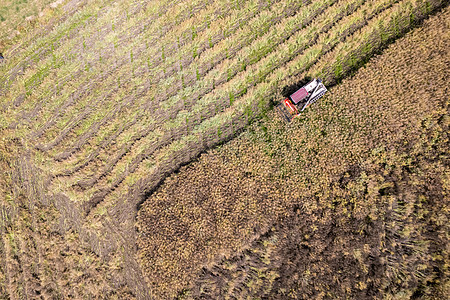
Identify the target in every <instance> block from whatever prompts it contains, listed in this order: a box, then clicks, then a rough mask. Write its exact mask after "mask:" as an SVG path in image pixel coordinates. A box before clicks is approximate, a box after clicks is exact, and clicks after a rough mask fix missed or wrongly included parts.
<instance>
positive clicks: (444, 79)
mask: <svg viewBox="0 0 450 300" xmlns="http://www.w3.org/2000/svg"><path fill="white" fill-rule="evenodd" d="M449 49H450V11H449V10H448V9H446V10H445V11H444V12H443V13H442V14H440V15H438V16H435V17H432V18H431V19H430V20H428V21H426V22H425V25H424V26H423V28H420V29H417V30H415V31H414V32H411V33H409V34H407V35H406V36H405V37H404V38H402V39H401V40H399V41H397V42H396V43H395V44H393V45H391V46H390V47H389V48H388V49H387V50H386V51H385V52H384V53H383V54H382V55H380V56H378V57H375V58H374V59H373V60H371V61H370V62H369V63H368V64H367V65H366V66H365V67H364V68H363V69H361V70H359V71H358V72H357V73H356V75H355V76H354V77H353V78H351V79H345V80H344V81H343V82H342V83H341V84H340V85H338V86H336V87H334V88H332V89H331V91H330V93H329V94H327V95H326V96H325V97H324V98H323V99H321V100H320V101H319V102H318V103H317V104H316V105H315V106H313V107H312V108H311V109H309V110H308V111H307V112H306V113H305V114H304V115H302V116H301V117H300V118H298V119H295V120H294V121H293V122H292V123H291V124H290V125H289V126H286V125H285V124H284V122H281V121H280V119H279V118H278V117H277V116H276V115H275V113H274V112H270V113H269V114H268V115H267V117H266V118H263V119H262V120H261V121H259V122H255V123H254V124H252V125H251V126H250V127H249V130H248V131H246V132H245V133H243V134H241V135H240V136H239V137H238V138H236V139H234V140H232V141H231V142H229V143H227V144H225V145H223V146H222V147H220V148H218V149H216V150H213V151H210V152H208V153H206V154H204V155H202V156H201V157H200V158H199V160H198V161H197V162H194V163H192V164H191V165H189V166H186V167H183V168H181V170H180V172H179V173H177V174H174V175H171V176H170V177H169V178H168V179H167V180H166V181H165V183H164V184H163V185H162V186H161V187H160V188H159V189H158V190H157V191H156V192H155V193H154V194H152V195H151V196H150V197H149V198H148V199H147V200H146V201H145V202H144V204H143V206H142V209H141V210H140V211H139V213H138V218H137V220H138V231H139V239H138V241H139V243H138V245H139V251H138V253H139V256H140V258H141V260H142V265H143V266H144V270H145V271H144V273H145V274H146V277H147V280H148V281H149V282H150V283H151V284H152V285H154V286H156V287H158V288H159V289H161V290H165V291H173V289H172V287H173V286H180V288H179V289H178V290H183V293H180V294H179V295H180V296H183V295H184V296H186V298H191V297H192V298H197V299H204V297H206V298H207V299H209V298H211V299H218V298H220V299H222V298H226V297H237V298H238V299H246V298H247V297H257V298H260V297H261V298H264V297H266V298H268V299H273V298H282V299H285V298H293V299H313V298H321V297H330V298H333V299H336V298H338V299H345V298H350V299H363V298H366V297H369V298H372V297H375V298H381V297H382V296H384V297H387V298H389V296H388V295H391V297H392V298H395V299H397V298H401V299H409V297H412V296H413V295H414V296H415V297H419V296H421V297H424V299H429V297H432V298H435V299H441V298H445V296H444V295H445V294H448V289H449V282H448V279H449V277H448V276H449V270H448V255H449V253H448V249H447V248H446V247H445V245H448V232H449V227H448V217H449V212H448V199H449V198H448V197H449V187H450V186H449V175H450V173H449V170H450V169H449V163H450V160H449V152H448V145H449V135H448V133H449V126H450V118H449V86H448V76H449V75H450V72H449V68H448V66H449V64H450V52H449ZM154 274H157V276H154ZM195 274H197V275H195ZM195 277H197V279H195ZM186 283H191V284H190V285H189V284H187V285H186ZM183 285H185V287H184V289H183V288H181V287H182V286H183ZM182 298H183V297H182Z"/></svg>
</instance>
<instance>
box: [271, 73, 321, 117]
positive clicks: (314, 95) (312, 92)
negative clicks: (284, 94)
mask: <svg viewBox="0 0 450 300" xmlns="http://www.w3.org/2000/svg"><path fill="white" fill-rule="evenodd" d="M326 92H327V88H326V87H325V85H324V84H323V83H322V81H321V80H320V79H318V78H317V79H316V78H315V79H313V80H312V81H310V82H309V83H308V84H306V85H304V86H303V87H302V88H301V89H299V90H298V91H296V92H295V93H293V94H292V95H290V96H289V97H288V98H286V99H284V100H283V101H281V103H280V104H278V105H277V106H276V107H275V109H276V111H277V112H278V113H279V115H280V116H281V117H282V119H284V120H286V122H291V121H292V120H293V119H294V118H295V117H297V116H299V115H300V114H301V113H302V112H303V111H304V110H305V109H306V108H307V107H308V106H309V105H311V104H313V103H314V102H316V101H317V99H319V98H321V97H322V96H323V95H324V94H325V93H326Z"/></svg>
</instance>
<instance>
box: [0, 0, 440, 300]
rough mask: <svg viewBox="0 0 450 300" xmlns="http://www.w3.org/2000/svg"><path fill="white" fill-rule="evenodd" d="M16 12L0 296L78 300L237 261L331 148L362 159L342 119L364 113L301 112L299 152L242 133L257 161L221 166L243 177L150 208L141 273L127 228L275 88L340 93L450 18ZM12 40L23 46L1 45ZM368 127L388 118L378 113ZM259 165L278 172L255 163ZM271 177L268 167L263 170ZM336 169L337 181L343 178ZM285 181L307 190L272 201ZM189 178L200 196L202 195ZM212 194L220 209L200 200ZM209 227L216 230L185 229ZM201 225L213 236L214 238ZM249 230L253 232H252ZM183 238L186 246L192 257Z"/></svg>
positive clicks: (273, 1)
mask: <svg viewBox="0 0 450 300" xmlns="http://www.w3.org/2000/svg"><path fill="white" fill-rule="evenodd" d="M28 1H29V0H6V2H2V4H0V14H2V16H3V13H4V12H6V13H5V16H6V17H5V18H6V19H5V20H4V21H2V22H3V23H1V24H2V26H5V30H4V31H2V33H1V34H0V47H1V48H2V49H0V52H2V53H3V54H4V55H5V57H6V59H5V60H2V62H1V64H0V137H1V142H0V149H1V153H3V154H2V155H3V156H2V160H3V161H2V164H4V165H5V168H6V171H5V172H3V173H2V174H1V176H2V179H1V180H2V194H4V195H5V197H2V198H1V199H0V208H1V215H2V223H0V231H1V232H2V238H1V239H0V268H1V270H0V274H4V275H2V276H0V287H1V289H0V291H1V293H2V294H1V296H0V298H33V297H38V296H39V293H40V295H41V296H42V297H43V298H52V297H53V298H58V297H62V296H66V295H67V297H73V298H88V299H89V298H99V297H105V298H114V297H116V298H119V299H124V298H133V297H135V298H141V299H148V298H151V297H152V296H153V297H157V298H167V297H168V296H170V295H175V294H176V293H177V290H178V289H183V288H184V287H186V284H185V282H186V280H188V279H189V278H194V277H195V274H196V272H197V268H198V267H197V266H194V265H195V264H196V263H200V261H201V259H202V257H201V255H202V253H203V254H205V255H206V256H207V257H209V259H210V260H214V261H216V260H218V259H219V258H220V257H221V256H229V255H231V254H230V253H232V252H233V251H240V249H243V247H244V246H243V245H247V244H249V243H250V242H251V241H252V240H254V239H256V238H258V237H259V236H260V234H261V232H265V231H266V230H268V228H269V227H270V225H271V224H273V223H274V222H276V221H277V220H278V218H279V216H281V215H283V214H285V212H286V209H287V208H286V207H287V204H288V203H290V201H296V200H290V199H298V197H300V196H301V195H303V193H304V192H305V191H308V192H309V193H312V191H314V190H315V191H320V190H319V189H318V187H316V186H315V185H313V183H317V182H321V181H320V180H329V181H330V182H332V180H331V179H330V177H327V176H328V175H326V174H328V173H327V172H331V171H330V170H331V167H324V166H321V165H320V162H322V160H325V159H334V157H335V156H333V155H335V154H333V153H331V154H330V152H329V148H327V147H337V146H339V147H338V150H337V151H336V153H339V151H341V152H342V151H344V150H345V149H347V148H348V147H350V146H349V145H354V146H353V147H356V148H355V149H359V148H361V147H362V146H363V145H362V144H358V143H363V142H364V141H365V140H358V139H357V140H356V141H352V140H351V139H350V138H349V134H350V133H351V132H353V131H352V130H354V128H353V127H352V126H353V123H348V122H347V120H348V121H349V122H350V121H351V122H354V124H360V123H359V120H355V117H354V116H353V114H354V113H355V110H357V109H358V108H360V107H359V106H358V105H356V106H353V107H351V108H350V107H347V109H348V111H343V109H342V107H346V106H342V107H341V106H339V107H338V108H337V111H338V112H339V113H340V114H339V115H338V116H336V115H333V114H329V116H332V118H333V119H327V120H326V121H324V120H322V119H321V115H320V114H316V115H314V114H306V115H305V116H304V118H303V123H302V125H301V126H304V127H303V128H304V129H305V130H304V131H301V132H300V131H299V132H293V131H292V130H293V129H290V130H291V131H290V134H294V135H295V136H296V139H297V140H295V139H293V137H291V136H289V135H286V133H285V129H284V127H282V126H281V124H278V125H276V126H278V127H276V126H275V125H273V124H272V125H270V126H272V127H268V125H267V124H265V123H262V124H259V125H261V126H262V127H261V129H257V128H258V126H259V125H258V124H255V125H253V126H256V127H250V128H253V129H252V132H253V133H252V134H253V136H254V137H255V138H256V139H259V138H261V139H263V140H264V141H266V142H265V143H267V144H264V143H263V144H254V143H253V142H248V143H246V142H245V143H244V142H242V144H241V146H239V147H249V149H247V150H245V149H244V148H242V149H241V151H242V152H241V153H248V152H249V151H255V152H254V153H255V154H254V155H255V156H254V157H253V161H250V160H249V159H246V160H243V158H241V157H239V156H236V157H233V155H234V154H230V155H232V156H231V158H232V159H235V160H236V161H240V160H241V161H243V162H244V161H246V162H248V163H249V166H248V167H249V168H251V169H249V171H248V172H247V173H244V175H245V176H244V175H243V176H241V175H239V174H241V173H239V172H241V171H240V170H237V171H236V172H237V173H233V172H234V171H233V170H234V169H233V168H234V167H233V166H236V165H235V162H233V161H230V162H228V163H227V164H228V166H229V167H226V168H224V171H216V172H214V173H208V174H209V175H208V176H210V177H213V176H215V174H219V176H223V177H224V178H227V181H226V182H221V181H219V182H218V183H217V184H216V185H214V184H213V185H211V187H208V186H204V187H203V188H204V194H205V198H204V200H203V199H201V200H199V198H195V197H192V196H191V197H190V198H189V197H186V199H185V200H184V201H187V203H189V205H187V204H186V205H184V204H183V202H182V201H181V202H180V205H181V206H183V205H184V206H183V207H181V206H180V207H178V209H173V208H171V206H170V205H169V204H170V203H172V202H170V201H169V204H168V205H166V204H165V203H164V202H155V203H154V205H155V207H157V208H158V210H149V211H148V215H149V216H150V215H152V214H153V215H154V216H155V220H164V221H166V222H167V224H168V226H169V225H170V226H169V227H167V228H166V227H164V226H165V225H164V224H162V223H159V222H157V223H152V222H154V221H153V219H147V220H146V222H148V223H147V225H146V226H147V227H145V226H144V227H145V228H147V229H145V230H148V228H149V226H154V228H155V229H156V228H159V229H160V230H161V232H156V233H153V239H154V240H153V242H152V243H153V244H152V243H150V244H148V245H147V246H148V247H150V248H145V247H147V246H146V245H144V244H142V243H141V246H142V249H144V248H145V249H150V250H148V251H150V252H148V253H147V254H143V256H145V257H147V256H148V255H149V253H152V251H153V252H155V251H156V252H157V253H159V254H158V255H155V256H154V260H153V261H151V260H149V261H146V260H145V259H144V260H143V262H144V265H143V266H144V269H142V266H141V265H140V260H138V259H137V252H136V251H137V250H136V249H137V246H136V240H137V235H136V233H137V232H136V227H135V223H136V214H137V211H138V209H139V207H140V205H141V204H142V203H143V202H145V201H146V200H147V198H149V196H150V195H151V194H152V193H153V192H154V191H155V190H156V188H157V187H158V186H159V185H160V184H161V182H162V181H163V180H164V179H165V178H166V177H167V176H169V175H170V174H171V173H173V172H174V171H176V170H178V169H179V168H180V166H182V165H185V164H187V163H190V162H191V161H192V160H195V159H196V158H197V157H198V155H199V154H200V153H202V152H204V151H206V149H209V148H212V147H215V146H217V145H219V144H221V143H223V142H225V141H227V140H229V139H231V138H234V137H235V136H237V135H238V134H239V133H241V132H242V131H243V130H245V129H246V128H247V126H248V125H249V124H250V123H251V122H254V121H258V120H259V119H261V118H264V115H266V113H267V112H269V115H266V117H267V116H270V118H272V116H271V115H270V108H271V103H272V102H273V101H274V100H278V99H280V98H281V95H280V92H281V91H282V90H284V89H285V88H286V87H292V86H294V85H296V84H298V83H299V80H300V79H302V78H303V77H305V76H308V75H309V76H322V77H323V78H324V80H325V82H326V83H327V84H334V83H337V82H339V80H341V79H342V78H345V77H346V76H348V75H349V74H350V73H352V72H354V71H355V70H356V69H358V68H359V67H361V65H363V64H364V63H365V62H366V61H367V60H368V59H369V58H370V57H371V56H373V55H374V54H375V53H378V52H379V51H381V50H382V49H384V47H386V45H388V44H389V43H391V42H392V41H393V40H395V39H397V38H399V37H401V36H403V35H404V34H405V33H406V32H408V31H409V30H410V29H412V28H415V27H417V26H419V25H420V24H421V22H422V21H423V20H424V19H426V18H427V17H428V16H429V15H431V14H434V13H436V12H437V11H439V10H440V9H441V8H442V7H446V6H447V4H448V1H447V0H323V1H309V0H306V1H298V0H286V1H281V0H238V1H225V0H215V1H210V0H190V1H186V0H176V1H173V0H160V1H153V0H66V1H61V0H56V1H54V2H50V1H48V0H36V1H33V2H32V4H31V2H30V3H28ZM3 3H6V4H5V5H3ZM27 3H28V4H29V5H27ZM10 4H14V5H10ZM16 7H18V9H16ZM15 10H18V13H17V14H14V13H13V12H14V11H15ZM36 15H37V17H34V16H36ZM27 18H28V20H25V19H27ZM0 19H1V18H0ZM2 30H3V28H2ZM15 30H18V32H19V34H17V35H15V36H14V37H11V38H9V33H11V32H14V31H15ZM4 37H5V38H4ZM327 99H328V98H325V100H324V101H323V102H321V104H320V106H316V107H319V108H320V107H321V108H320V109H323V112H327V113H328V111H327V110H325V108H324V107H326V106H323V105H325V104H326V103H328V105H330V104H329V102H327V101H328V100H327ZM330 99H331V98H330ZM363 103H364V102H363ZM333 106H335V105H333ZM320 109H319V111H320ZM329 109H331V108H329ZM333 109H336V108H333ZM351 110H353V111H351ZM350 111H351V113H350ZM325 115H326V114H324V116H325ZM330 118H331V117H330ZM380 118H381V120H384V119H383V115H382V114H381V112H380ZM370 120H372V121H373V118H372V119H370ZM385 121H386V120H385ZM380 122H381V121H380ZM329 123H330V124H332V125H329ZM274 124H276V123H274ZM318 124H321V125H323V126H325V125H326V126H328V127H329V129H328V130H329V131H324V132H323V133H322V132H320V134H323V135H324V136H325V135H330V136H333V135H334V136H337V133H338V132H340V133H342V136H340V137H339V138H337V139H335V140H334V141H333V142H329V141H326V140H325V139H324V142H323V144H321V146H320V148H317V147H316V145H317V143H315V141H314V139H315V138H316V135H317V134H318V132H317V130H318V129H317V126H318ZM372 125H373V124H372V123H368V126H369V127H368V128H371V127H370V126H372ZM273 126H275V127H273ZM355 126H356V125H355ZM358 126H359V125H358ZM276 128H277V129H276ZM261 130H262V131H261ZM370 130H371V129H366V131H367V132H369V131H370ZM265 131H267V134H266V135H264V134H262V133H264V132H265ZM273 132H278V133H279V139H285V138H286V139H287V141H290V142H292V143H294V144H295V143H304V144H305V145H304V147H300V146H298V147H299V148H298V149H302V150H301V152H300V153H299V154H298V155H296V156H295V157H291V158H289V157H286V158H279V156H278V154H277V152H276V151H281V150H280V149H284V148H283V147H285V146H283V145H286V147H291V148H295V147H293V146H292V145H290V144H289V143H286V142H281V140H277V139H276V137H275V136H274V135H273V134H272V133H273ZM269 133H270V134H269ZM249 134H250V133H247V134H246V135H245V136H247V137H249V136H252V135H251V134H250V135H249ZM268 139H271V140H272V141H271V140H268ZM277 141H280V142H277ZM333 143H334V144H333ZM267 145H268V146H267ZM288 145H289V146H288ZM252 147H253V148H254V147H256V148H255V149H252ZM280 147H281V148H280ZM258 149H259V150H258ZM340 149H344V150H340ZM223 151H225V150H223ZM230 151H231V150H230ZM232 151H234V150H232ZM261 153H265V156H260V155H261ZM317 153H319V154H322V156H321V157H322V158H320V159H322V160H320V159H319V160H318V159H317V158H316V156H315V155H314V154H317ZM332 154H333V155H332ZM345 155H347V153H346V152H343V157H345ZM352 155H353V154H352ZM355 155H356V154H355ZM358 155H363V153H362V154H358ZM271 157H272V158H273V162H272V163H267V164H264V165H263V164H262V162H264V161H265V162H270V159H271ZM294 158H295V159H297V160H298V162H296V164H300V165H299V166H303V167H304V168H308V166H309V167H310V168H313V167H315V166H319V167H318V168H317V169H312V170H309V171H308V172H306V171H305V172H306V173H304V172H303V173H302V172H300V171H298V170H301V169H298V170H297V169H292V168H290V167H289V166H290V165H292V163H293V160H294ZM347 158H348V159H356V158H354V157H353V156H351V157H347ZM342 159H343V158H342ZM343 161H345V160H342V162H343ZM327 162H328V163H329V161H327ZM218 164H219V162H218ZM274 164H279V166H277V168H276V170H277V171H276V172H275V173H271V172H272V171H273V170H274ZM321 168H322V169H323V170H324V172H325V173H324V174H325V175H322V173H321V172H322V171H323V170H322V169H321ZM336 168H337V167H336ZM341 171H342V170H340V169H339V168H337V169H336V170H335V171H334V172H335V173H336V176H337V177H339V176H340V174H341V173H340V172H341ZM290 172H299V173H298V175H299V176H300V175H301V176H306V175H308V176H309V175H311V176H309V177H307V178H306V179H305V181H302V182H307V183H304V184H303V185H301V184H300V185H299V186H298V187H296V188H295V189H293V190H292V191H289V190H283V188H282V187H283V186H285V184H286V182H289V180H291V181H292V180H294V179H292V177H290V176H287V175H288V174H291V173H290ZM261 173H263V174H264V176H263V177H260V176H261V175H258V174H261ZM230 174H235V175H236V177H235V176H230ZM255 174H256V175H257V176H259V177H254V175H255ZM312 175H314V176H312ZM316 175H317V176H316ZM201 178H202V177H201V176H199V177H198V180H200V181H199V182H200V183H206V182H207V181H201ZM249 178H250V179H249ZM308 180H309V181H308ZM314 180H316V181H314ZM3 181H4V183H3ZM169 181H170V180H169ZM277 182H278V183H277ZM291 183H292V184H296V181H292V182H291ZM274 184H278V185H279V188H278V187H277V188H274ZM308 185H311V187H309V186H308ZM199 187H200V185H199V183H195V182H193V185H192V186H186V187H179V188H180V189H183V191H184V192H183V193H184V194H189V193H194V194H195V193H197V194H198V195H200V196H201V193H200V192H198V189H199ZM230 187H235V190H233V189H231V188H230ZM158 195H159V194H158ZM211 195H213V196H214V197H216V198H218V199H219V198H220V199H229V200H224V201H223V202H220V203H221V204H217V203H212V202H209V201H210V199H211ZM236 195H242V199H244V200H243V202H242V201H241V202H239V201H235V196H236ZM261 195H262V196H261ZM158 197H159V196H158ZM171 197H172V196H170V197H169V198H171ZM173 197H175V196H173ZM171 199H172V198H171ZM174 199H176V197H175V198H174ZM230 199H232V200H230ZM261 199H263V200H261ZM150 200H152V198H150ZM189 201H191V202H189ZM325 202H326V201H325ZM202 203H203V204H204V205H205V207H202ZM151 205H152V204H151V203H150V202H149V203H146V204H145V205H144V207H145V208H146V209H149V206H151ZM249 208H251V209H252V213H249ZM169 210H171V211H172V212H170V211H169ZM209 210H211V212H213V213H211V214H210V213H209ZM231 212H234V214H231ZM172 213H174V214H176V215H173V214H172ZM205 216H208V218H210V219H208V218H206V219H203V221H201V222H200V223H197V222H198V221H197V220H198V218H200V217H202V218H204V217H205ZM180 222H181V223H180ZM180 224H181V225H180ZM184 224H187V225H186V226H187V227H184ZM211 224H212V225H214V224H216V225H214V226H216V227H214V228H216V229H214V230H215V232H219V231H220V234H218V235H217V236H216V237H212V239H209V237H210V236H209V235H210V232H209V230H210V228H208V226H209V225H211ZM249 224H259V225H258V226H260V227H259V228H256V230H255V228H254V227H249V226H250V225H249ZM163 225H164V226H163ZM191 225H192V226H194V227H190V226H191ZM255 226H256V225H255ZM144 227H143V228H144ZM182 233H183V234H184V233H186V234H187V236H186V237H185V239H186V243H184V242H182V241H181V242H180V241H178V240H177V239H178V236H182V235H183V234H182ZM172 234H177V235H176V236H173V235H172ZM151 236H152V234H150V235H149V237H151ZM230 236H231V237H230ZM236 236H240V238H239V239H236V238H235V237H236ZM190 238H193V239H196V242H195V243H196V245H193V244H190V246H189V245H188V243H187V242H189V241H191V240H189V239H190ZM240 239H242V240H240ZM141 242H142V241H141ZM205 243H206V244H205ZM155 245H156V246H155ZM153 246H155V247H156V248H151V247H153ZM178 246H180V247H184V249H182V251H180V249H179V248H177V247H178ZM67 247H69V248H67ZM142 253H143V252H142ZM142 253H141V254H142ZM195 253H198V254H195ZM166 254H167V255H168V257H165V256H164V255H166ZM172 254H177V255H180V256H179V257H177V256H173V257H172V256H170V255H172ZM192 255H193V256H192ZM196 255H197V256H196ZM171 259H172V261H171ZM177 260H179V261H180V264H176V263H175V262H176V261H177ZM152 262H153V263H154V264H152ZM201 264H203V262H201V263H200V265H201ZM74 265H76V266H78V267H75V268H74V267H73V266H74ZM151 270H153V271H155V274H159V275H158V277H157V278H155V279H152V278H149V277H148V276H147V280H145V279H144V278H145V276H144V273H145V274H147V275H148V272H150V271H151ZM189 270H191V271H192V272H193V273H192V274H191V275H189V274H187V273H186V272H188V271H189ZM143 271H144V272H143ZM155 276H156V275H155ZM177 276H178V277H179V278H178V279H176V280H175V279H174V278H176V277H177ZM177 280H178V281H177Z"/></svg>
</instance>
